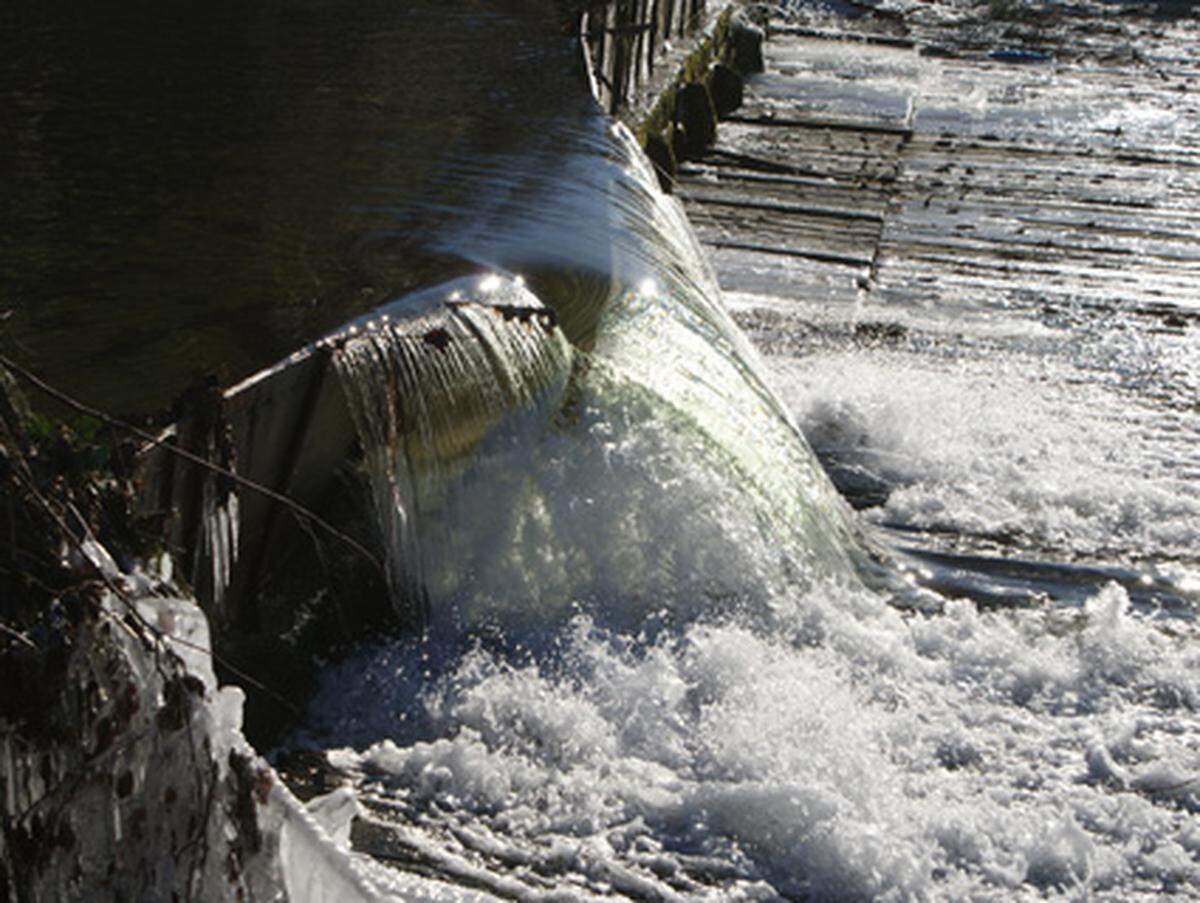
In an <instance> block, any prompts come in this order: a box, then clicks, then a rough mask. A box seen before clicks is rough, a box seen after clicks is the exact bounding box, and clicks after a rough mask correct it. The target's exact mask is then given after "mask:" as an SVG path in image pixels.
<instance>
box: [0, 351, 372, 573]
mask: <svg viewBox="0 0 1200 903" xmlns="http://www.w3.org/2000/svg"><path fill="white" fill-rule="evenodd" d="M0 366H3V367H4V368H5V369H6V370H8V371H9V372H10V373H12V374H13V375H14V376H16V377H19V378H20V379H23V380H24V381H25V382H27V383H29V384H30V385H32V386H34V387H35V388H36V389H38V390H39V391H41V392H43V393H45V394H46V395H49V396H50V397H51V398H53V399H54V400H56V401H59V402H61V403H62V404H65V405H67V406H68V407H70V408H72V409H74V410H76V411H78V412H79V413H81V414H86V415H87V416H89V417H95V418H96V419H97V420H99V421H100V422H101V423H103V424H104V425H105V426H110V427H114V428H115V429H119V430H123V431H125V432H127V433H130V434H132V435H134V436H137V437H138V438H139V439H142V440H144V441H146V442H150V443H152V444H154V445H156V446H159V447H161V448H163V449H165V450H166V451H168V452H170V453H171V454H173V455H177V456H178V457H180V458H183V459H184V460H185V461H189V462H190V463H192V464H195V465H196V466H197V467H201V468H204V469H205V470H208V471H210V472H212V473H215V474H219V475H220V476H223V477H225V478H226V479H229V480H232V481H233V482H234V483H237V484H238V485H239V486H243V487H245V488H246V489H250V490H253V491H254V492H257V493H260V494H261V495H264V496H266V497H267V498H269V499H271V500H272V501H275V502H278V503H279V504H281V505H283V506H284V507H285V508H287V509H289V510H290V511H291V512H292V513H293V514H295V515H296V516H297V517H299V518H300V519H301V520H303V521H308V522H310V523H312V524H314V525H316V526H318V527H320V528H321V529H322V530H324V531H325V532H326V533H328V534H329V535H330V536H333V537H334V538H336V539H339V540H341V541H342V542H343V543H345V544H346V545H347V546H349V547H350V548H351V549H353V550H354V551H356V552H357V553H358V554H359V555H361V556H362V557H363V558H364V559H366V560H367V561H368V562H369V563H370V564H371V566H372V567H374V568H375V569H376V570H377V571H378V572H379V573H380V574H384V573H385V572H384V569H383V565H382V564H381V563H380V561H379V559H378V558H376V557H375V556H374V555H373V554H372V553H371V552H369V551H368V550H367V549H366V548H365V547H364V546H363V545H362V543H360V542H359V541H358V540H356V539H354V538H353V537H352V536H348V535H347V534H345V533H343V532H342V531H341V530H339V529H338V528H337V527H335V526H333V525H332V524H331V523H329V522H328V521H326V520H325V519H324V518H322V517H320V516H319V515H318V514H316V513H315V512H313V511H312V510H311V509H309V508H305V507H304V506H303V505H301V504H300V503H299V502H296V501H294V500H293V499H290V498H288V497H287V496H286V495H283V494H282V493H279V492H276V491H275V490H274V489H270V488H268V487H266V486H264V485H262V484H261V483H257V482H255V481H254V480H250V479H247V478H246V477H243V476H241V475H239V474H236V473H234V472H233V471H232V470H229V469H227V468H224V467H221V466H220V465H218V464H214V463H213V462H212V461H209V460H207V459H206V458H203V457H201V456H200V455H197V454H195V453H193V452H190V451H188V450H187V449H185V448H180V447H179V446H178V445H175V444H174V443H171V442H166V441H165V440H163V439H162V438H161V437H160V436H155V435H154V434H153V433H149V432H147V431H146V430H143V429H141V428H140V427H136V426H134V425H133V424H131V423H127V422H125V421H124V420H120V419H118V418H116V417H113V416H111V415H109V414H106V413H105V412H103V411H101V410H99V409H97V408H93V407H90V406H89V405H86V404H84V403H83V402H81V401H78V400H77V399H75V398H72V397H71V396H70V395H67V394H66V393H64V392H62V391H60V390H59V389H56V388H54V387H53V386H51V385H49V384H48V383H46V382H44V381H43V380H41V379H39V378H38V377H37V376H35V375H34V374H33V373H31V372H29V371H28V370H26V369H25V368H24V367H22V366H20V365H19V364H17V363H15V362H13V361H12V360H10V359H9V358H7V357H5V356H4V355H2V354H0Z"/></svg>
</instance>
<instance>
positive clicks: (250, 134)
mask: <svg viewBox="0 0 1200 903" xmlns="http://www.w3.org/2000/svg"><path fill="white" fill-rule="evenodd" d="M565 21H566V20H565V17H564V16H562V15H561V14H560V13H559V12H558V7H557V5H556V4H554V3H551V2H544V3H537V2H527V3H504V2H471V3H452V4H447V3H442V2H436V0H418V2H403V3H399V2H365V3H343V2H337V0H309V2H290V0H272V2H265V3H252V4H221V3H217V4H212V3H203V4H201V3H194V2H187V0H175V2H168V3H155V4H151V3H122V4H116V3H102V4H98V5H91V4H87V5H83V4H66V3H50V4H24V5H21V6H19V7H16V8H13V7H7V8H6V9H4V10H3V11H0V61H2V62H0V134H3V135H4V140H3V142H2V143H0V184H3V186H4V196H5V200H4V203H3V205H0V315H4V316H6V317H7V319H6V321H5V322H4V332H3V338H2V339H0V341H2V342H3V347H4V351H5V353H8V354H14V355H16V356H17V357H19V358H20V359H21V360H22V361H23V362H24V363H26V364H27V365H29V366H30V367H32V368H33V369H35V370H36V371H37V372H39V373H41V374H42V375H44V376H45V377H46V378H47V379H49V380H50V381H51V382H53V383H54V384H56V385H58V386H60V387H62V388H64V389H66V390H67V391H69V392H72V393H75V394H77V395H79V396H81V397H83V398H85V399H87V400H88V401H91V402H93V403H96V404H100V405H103V406H105V407H107V408H109V409H114V410H118V411H125V412H129V411H150V410H154V409H160V408H162V407H164V406H166V405H167V404H169V402H170V401H171V399H172V398H173V397H174V396H175V395H177V394H178V392H179V391H180V390H181V389H182V388H183V387H184V386H185V385H186V384H187V383H188V382H190V381H191V380H194V379H196V378H198V377H200V376H202V375H204V374H206V373H210V372H211V373H216V375H217V376H218V378H219V379H220V381H221V382H222V383H223V384H229V383H231V382H233V381H234V380H236V379H238V378H240V377H243V376H245V375H247V374H248V373H250V372H253V371H254V370H255V369H257V368H259V367H260V366H263V365H266V364H269V363H271V362H272V361H274V360H275V359H277V358H279V357H281V356H283V355H285V354H286V353H288V352H290V351H291V350H293V349H294V348H295V347H297V346H298V345H299V344H301V343H303V342H304V341H305V340H308V339H311V338H312V337H314V336H315V335H318V334H320V333H322V332H324V331H325V330H327V329H330V328H332V327H334V326H336V325H338V324H340V323H341V322H343V321H345V320H346V319H347V318H348V317H349V316H351V315H354V314H358V313H361V312H363V311H364V310H369V309H372V308H374V307H375V306H377V305H378V304H380V303H382V302H384V301H386V300H388V299H391V298H395V297H397V296H398V295H400V294H403V293H404V292H406V291H408V290H410V289H412V288H414V287H416V286H418V285H421V284H424V283H426V282H430V281H433V280H436V279H440V278H443V277H446V276H450V275H454V274H456V273H460V272H463V271H465V270H469V269H471V268H472V265H470V264H468V263H466V262H464V261H462V260H460V259H457V256H456V255H455V254H454V253H453V252H452V251H447V250H445V249H444V248H442V249H440V250H439V245H438V236H439V234H444V233H445V232H447V231H450V230H452V229H453V228H454V227H455V225H456V223H457V224H460V225H461V223H462V221H464V220H465V219H467V218H470V217H471V216H472V208H473V207H476V206H478V203H477V200H478V199H479V197H480V195H481V191H480V189H479V185H480V182H481V181H482V180H484V179H486V178H489V176H490V175H494V174H495V170H497V169H498V168H501V167H504V165H505V161H506V160H511V159H513V158H518V157H519V158H522V159H525V160H537V159H538V157H539V148H543V149H544V148H545V147H546V146H547V145H553V146H554V148H555V151H556V153H557V154H559V155H561V148H562V143H563V131H564V129H566V128H567V126H566V123H567V122H569V121H571V120H572V118H573V117H577V116H578V115H585V116H586V115H589V114H588V108H587V103H586V102H587V92H586V88H585V85H584V82H583V73H582V71H581V67H580V64H579V58H578V52H577V50H576V49H575V47H574V45H573V42H572V41H571V40H570V38H569V35H568V33H567V32H568V31H569V29H566V28H565V27H564V22H565ZM567 130H568V131H569V129H567ZM538 168H539V167H537V166H532V167H529V168H528V169H527V170H526V172H529V171H532V170H535V169H538ZM520 179H521V176H520V174H513V175H512V176H511V180H510V181H511V183H512V184H510V186H509V187H510V188H511V187H513V185H515V183H517V182H519V181H520ZM491 187H492V188H495V186H494V185H493V186H491ZM516 190H519V188H517V189H516ZM490 194H491V195H492V200H493V201H494V200H495V198H494V194H495V192H494V191H492V192H490ZM443 244H444V243H443Z"/></svg>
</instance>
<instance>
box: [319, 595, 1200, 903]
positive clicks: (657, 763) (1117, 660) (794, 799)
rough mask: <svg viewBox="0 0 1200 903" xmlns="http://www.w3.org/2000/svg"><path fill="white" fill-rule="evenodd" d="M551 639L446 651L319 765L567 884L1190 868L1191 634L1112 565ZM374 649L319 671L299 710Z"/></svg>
mask: <svg viewBox="0 0 1200 903" xmlns="http://www.w3.org/2000/svg"><path fill="white" fill-rule="evenodd" d="M559 643H560V645H559V648H558V650H557V652H556V654H554V655H551V656H543V657H542V658H541V659H540V660H534V661H529V660H525V661H523V662H519V663H513V662H510V661H509V660H506V659H505V658H504V657H503V656H502V655H500V654H498V653H495V652H489V651H484V650H482V649H476V650H474V651H472V652H469V653H467V654H465V655H462V656H459V657H453V656H452V657H450V658H449V659H448V661H447V663H446V664H445V666H444V668H441V669H438V673H437V674H436V675H433V676H431V677H430V678H429V679H428V680H427V681H426V682H425V684H424V690H423V692H422V693H421V694H417V696H416V697H415V698H414V700H413V701H410V703H409V705H408V707H407V711H405V712H403V713H398V712H395V711H391V712H389V711H383V710H375V711H370V710H368V711H366V712H364V713H363V714H362V715H361V716H360V718H359V719H358V721H357V724H356V727H357V730H358V732H359V734H358V735H359V736H360V737H366V736H368V735H372V734H373V735H374V736H375V737H376V738H377V740H376V742H374V743H371V744H366V743H364V748H363V749H361V751H359V752H354V751H351V750H346V751H344V752H342V753H340V754H339V755H338V757H337V758H338V761H339V764H341V765H343V766H344V767H349V768H351V769H353V770H356V771H358V772H359V773H360V774H361V775H362V778H361V781H360V783H361V784H362V785H363V786H365V787H368V788H372V789H371V792H372V793H375V794H377V795H382V796H383V797H385V798H391V799H396V800H403V801H404V804H405V805H406V806H408V807H411V809H412V811H415V812H419V813H420V815H419V816H417V817H416V819H415V821H414V822H413V823H412V824H410V825H409V826H408V827H407V828H406V829H405V830H412V829H414V827H415V825H416V824H417V823H419V824H420V825H421V826H422V827H420V829H419V831H420V832H421V833H422V834H423V836H426V837H429V838H430V839H431V840H432V841H433V842H434V843H435V844H440V845H442V846H443V847H447V846H457V847H461V846H462V845H463V844H467V846H469V847H470V849H469V850H464V851H463V852H462V853H461V855H462V856H463V857H464V861H466V860H469V861H473V862H476V863H478V862H479V860H480V857H482V858H483V860H484V861H485V862H490V863H491V864H490V866H488V868H490V869H492V870H493V871H496V872H507V870H508V869H510V868H511V867H512V863H513V862H516V861H518V860H519V861H520V862H523V863H525V865H530V864H531V863H532V864H536V866H537V871H538V872H539V874H542V875H549V876H552V877H554V878H555V880H557V881H559V882H562V883H564V884H569V885H570V886H581V887H587V888H590V889H591V890H592V891H596V890H598V889H599V888H600V887H601V885H604V884H605V883H606V882H607V883H609V884H611V882H612V881H613V880H614V878H613V876H614V875H619V876H623V877H622V878H621V879H620V880H621V881H623V882H624V883H623V884H622V886H623V887H625V888H626V892H632V891H633V889H635V888H638V887H640V891H639V892H644V893H647V894H651V895H652V894H653V893H660V894H661V895H664V896H666V897H667V898H669V897H670V895H671V894H675V893H682V894H683V896H684V897H687V898H693V899H701V898H704V897H705V896H708V897H711V898H714V899H717V898H720V899H728V898H743V899H751V898H758V897H761V896H762V895H763V894H768V895H769V894H772V893H781V894H786V895H797V896H808V897H810V898H812V899H881V898H882V899H889V898H894V899H911V898H921V897H936V898H962V897H965V896H978V895H984V896H987V895H996V894H1003V895H1007V894H1010V893H1019V894H1040V893H1044V892H1063V893H1068V894H1071V895H1076V896H1079V895H1085V894H1087V893H1090V892H1094V891H1095V892H1099V891H1104V892H1113V893H1119V894H1120V895H1121V896H1123V897H1130V898H1132V897H1136V896H1137V895H1139V894H1142V895H1145V896H1146V897H1147V898H1149V897H1151V896H1152V895H1153V894H1155V893H1157V892H1159V891H1161V890H1163V889H1168V890H1176V891H1179V892H1191V893H1200V866H1198V865H1197V853H1198V849H1200V840H1197V837H1198V836H1200V835H1197V833H1196V831H1195V828H1194V825H1193V823H1192V822H1193V815H1192V814H1191V813H1192V812H1193V811H1194V810H1195V808H1196V806H1197V805H1198V804H1200V795H1198V788H1197V784H1196V778H1197V776H1198V775H1200V760H1198V758H1197V748H1198V746H1200V720H1198V719H1197V718H1196V710H1197V708H1198V707H1200V677H1198V676H1197V675H1198V674H1200V670H1198V667H1197V666H1200V652H1196V651H1195V646H1194V641H1189V640H1186V639H1180V638H1174V637H1171V636H1168V635H1167V634H1166V633H1164V632H1162V631H1160V630H1159V629H1157V628H1156V627H1155V626H1153V625H1152V624H1151V623H1150V622H1148V621H1146V620H1144V619H1143V618H1141V617H1140V616H1137V615H1135V614H1133V613H1131V611H1130V609H1129V606H1128V599H1127V597H1126V595H1125V593H1124V591H1123V590H1121V589H1119V588H1117V587H1115V586H1112V587H1109V588H1107V589H1105V590H1104V591H1103V592H1101V593H1100V594H1099V595H1097V596H1096V597H1095V598H1094V599H1093V600H1092V601H1091V602H1090V603H1089V604H1088V605H1087V606H1086V609H1085V610H1084V611H1083V612H1075V613H1073V614H1071V615H1069V616H1068V615H1063V614H1059V615H1054V614H1051V613H1042V612H1023V613H981V612H979V611H977V610H976V609H975V607H974V606H973V605H972V604H971V603H968V602H957V603H953V604H951V605H950V606H949V608H948V610H947V611H946V613H945V614H944V615H941V616H936V617H929V618H926V617H913V618H907V619H906V618H904V617H901V616H900V615H899V614H897V612H896V611H894V610H893V609H891V608H890V607H889V606H888V605H887V604H886V603H885V602H884V601H883V600H882V599H880V598H878V597H875V596H872V595H870V594H867V593H865V592H850V591H847V590H835V589H824V590H821V591H818V592H813V593H810V594H809V595H807V596H804V597H802V598H793V599H789V600H786V601H781V602H780V604H779V605H778V606H777V607H776V609H775V620H774V621H773V623H772V624H770V625H769V626H767V627H764V626H763V625H762V624H761V622H759V623H757V624H756V626H754V627H749V626H745V625H743V624H740V623H737V622H736V621H731V622H726V623H719V624H716V623H709V624H701V623H696V624H693V625H692V626H690V627H688V628H686V629H684V630H683V631H682V632H680V633H677V634H671V635H664V636H661V637H660V638H659V639H657V640H655V641H640V642H639V641H633V640H631V639H629V638H628V637H621V636H619V635H614V634H611V633H607V632H605V631H601V630H599V629H598V628H596V627H594V626H593V624H592V623H591V622H590V621H588V620H587V619H584V618H579V619H577V620H576V621H575V622H574V623H573V624H572V625H570V626H569V627H568V628H566V629H565V630H564V631H563V633H562V635H561V636H560V637H559ZM391 661H392V659H391V658H390V656H389V655H388V654H387V653H376V654H364V655H363V656H362V658H360V659H359V660H358V661H357V662H354V663H352V664H350V665H347V666H345V667H343V668H342V669H341V670H340V671H337V672H332V673H331V674H330V675H328V677H327V683H326V688H325V691H324V697H323V702H322V703H321V704H320V705H319V706H318V710H317V711H318V716H319V715H320V713H321V712H322V711H323V712H324V713H326V714H327V715H331V716H332V717H331V718H330V721H331V723H332V722H344V720H345V718H346V715H345V712H346V694H345V691H346V689H347V688H350V687H354V686H356V685H359V684H361V683H362V682H363V681H364V679H371V678H370V675H372V674H373V672H374V671H375V670H376V669H377V668H382V669H383V670H384V672H385V674H386V673H390V672H391V671H394V665H393V664H390V662H391ZM401 714H402V715H403V717H398V715H401ZM317 720H318V721H319V720H320V718H319V717H318V719H317ZM464 829H465V830H468V831H470V832H473V834H472V835H471V836H472V837H474V838H475V839H474V840H471V841H464V840H463V837H462V831H463V830H464ZM482 838H488V839H489V840H488V841H487V842H486V843H485V842H484V841H483V840H482ZM501 851H507V852H506V853H504V855H500V852H501ZM503 863H508V865H504V864H503ZM517 872H518V873H519V872H520V869H518V870H517ZM508 880H512V876H511V875H510V876H509V879H508ZM639 882H640V883H639Z"/></svg>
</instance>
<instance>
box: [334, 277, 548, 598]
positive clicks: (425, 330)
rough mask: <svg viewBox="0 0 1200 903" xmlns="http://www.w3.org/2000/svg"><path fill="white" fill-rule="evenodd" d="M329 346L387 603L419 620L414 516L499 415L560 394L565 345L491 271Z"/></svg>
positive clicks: (532, 302)
mask: <svg viewBox="0 0 1200 903" xmlns="http://www.w3.org/2000/svg"><path fill="white" fill-rule="evenodd" d="M397 308H399V310H397ZM400 311H403V313H405V314H407V316H404V317H398V316H397V313H399V312H400ZM414 312H415V313H414ZM332 343H333V344H334V345H335V348H336V350H335V353H334V356H333V361H334V366H335V367H336V369H337V372H338V374H339V375H340V377H341V384H342V387H343V389H344V391H345V394H346V400H347V403H348V405H349V408H350V411H351V414H352V417H353V419H354V423H355V427H356V429H357V431H358V434H359V437H360V441H361V442H362V445H363V451H364V465H365V469H366V473H367V475H368V479H369V482H370V485H371V490H372V495H373V498H374V504H375V510H376V515H377V517H378V519H379V526H380V530H381V534H382V537H383V540H384V544H385V548H386V550H387V553H388V554H387V567H388V579H389V583H390V586H391V590H392V594H393V598H394V599H396V600H397V601H398V602H402V603H403V604H404V605H406V606H408V607H410V608H412V609H415V611H414V614H416V615H417V617H419V618H420V619H422V620H424V619H425V617H426V616H427V614H428V612H427V611H426V601H425V600H426V587H425V582H424V580H425V575H426V574H427V573H428V572H429V566H428V565H427V564H426V559H428V558H429V557H430V556H431V554H432V552H433V548H434V546H433V545H432V540H428V539H427V540H426V541H424V542H422V536H423V534H422V520H426V521H428V520H429V519H430V518H431V516H432V515H433V513H434V512H435V511H437V509H438V508H439V506H440V505H441V504H443V502H444V495H445V493H446V491H447V487H448V485H449V482H450V481H451V480H452V479H453V477H454V476H455V475H456V474H458V473H460V472H461V471H462V469H463V468H464V467H465V466H466V464H467V462H468V461H469V460H470V456H471V454H472V452H473V450H474V448H475V447H476V445H477V444H478V443H479V441H480V440H481V437H483V436H484V435H485V434H487V433H488V432H489V431H490V430H492V429H494V428H495V427H496V426H497V424H498V423H499V422H500V421H502V420H503V419H504V418H505V416H506V415H507V414H509V413H510V412H513V411H520V410H522V409H525V408H529V407H532V406H536V405H537V403H538V402H539V400H541V399H543V398H545V397H550V398H556V397H558V396H560V395H561V393H562V390H563V387H564V385H565V381H566V374H567V372H568V371H569V367H570V361H571V353H570V347H569V346H568V344H567V343H566V341H565V340H564V339H563V337H562V333H561V332H560V331H559V330H558V328H557V326H556V324H555V318H554V314H553V312H552V311H550V310H548V309H547V308H545V307H544V306H542V305H541V304H540V302H538V301H537V299H536V298H534V297H533V296H532V295H531V294H530V293H529V292H528V291H527V290H526V289H525V288H524V287H523V286H522V284H521V283H520V282H518V281H514V280H506V279H502V278H501V277H499V276H489V277H486V278H483V279H481V280H468V279H463V280H458V281H457V282H455V283H450V284H447V285H444V286H438V287H436V288H434V289H430V290H427V291H425V292H423V293H421V294H419V295H417V296H415V297H409V298H406V299H404V301H403V302H401V304H400V305H397V306H396V308H385V309H382V310H380V311H378V312H377V313H376V314H375V315H373V316H372V318H370V319H368V320H365V321H362V322H361V323H360V324H355V325H352V326H350V327H349V328H348V329H347V330H346V331H345V332H344V333H343V334H342V335H341V336H340V337H337V338H335V339H333V340H332Z"/></svg>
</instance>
